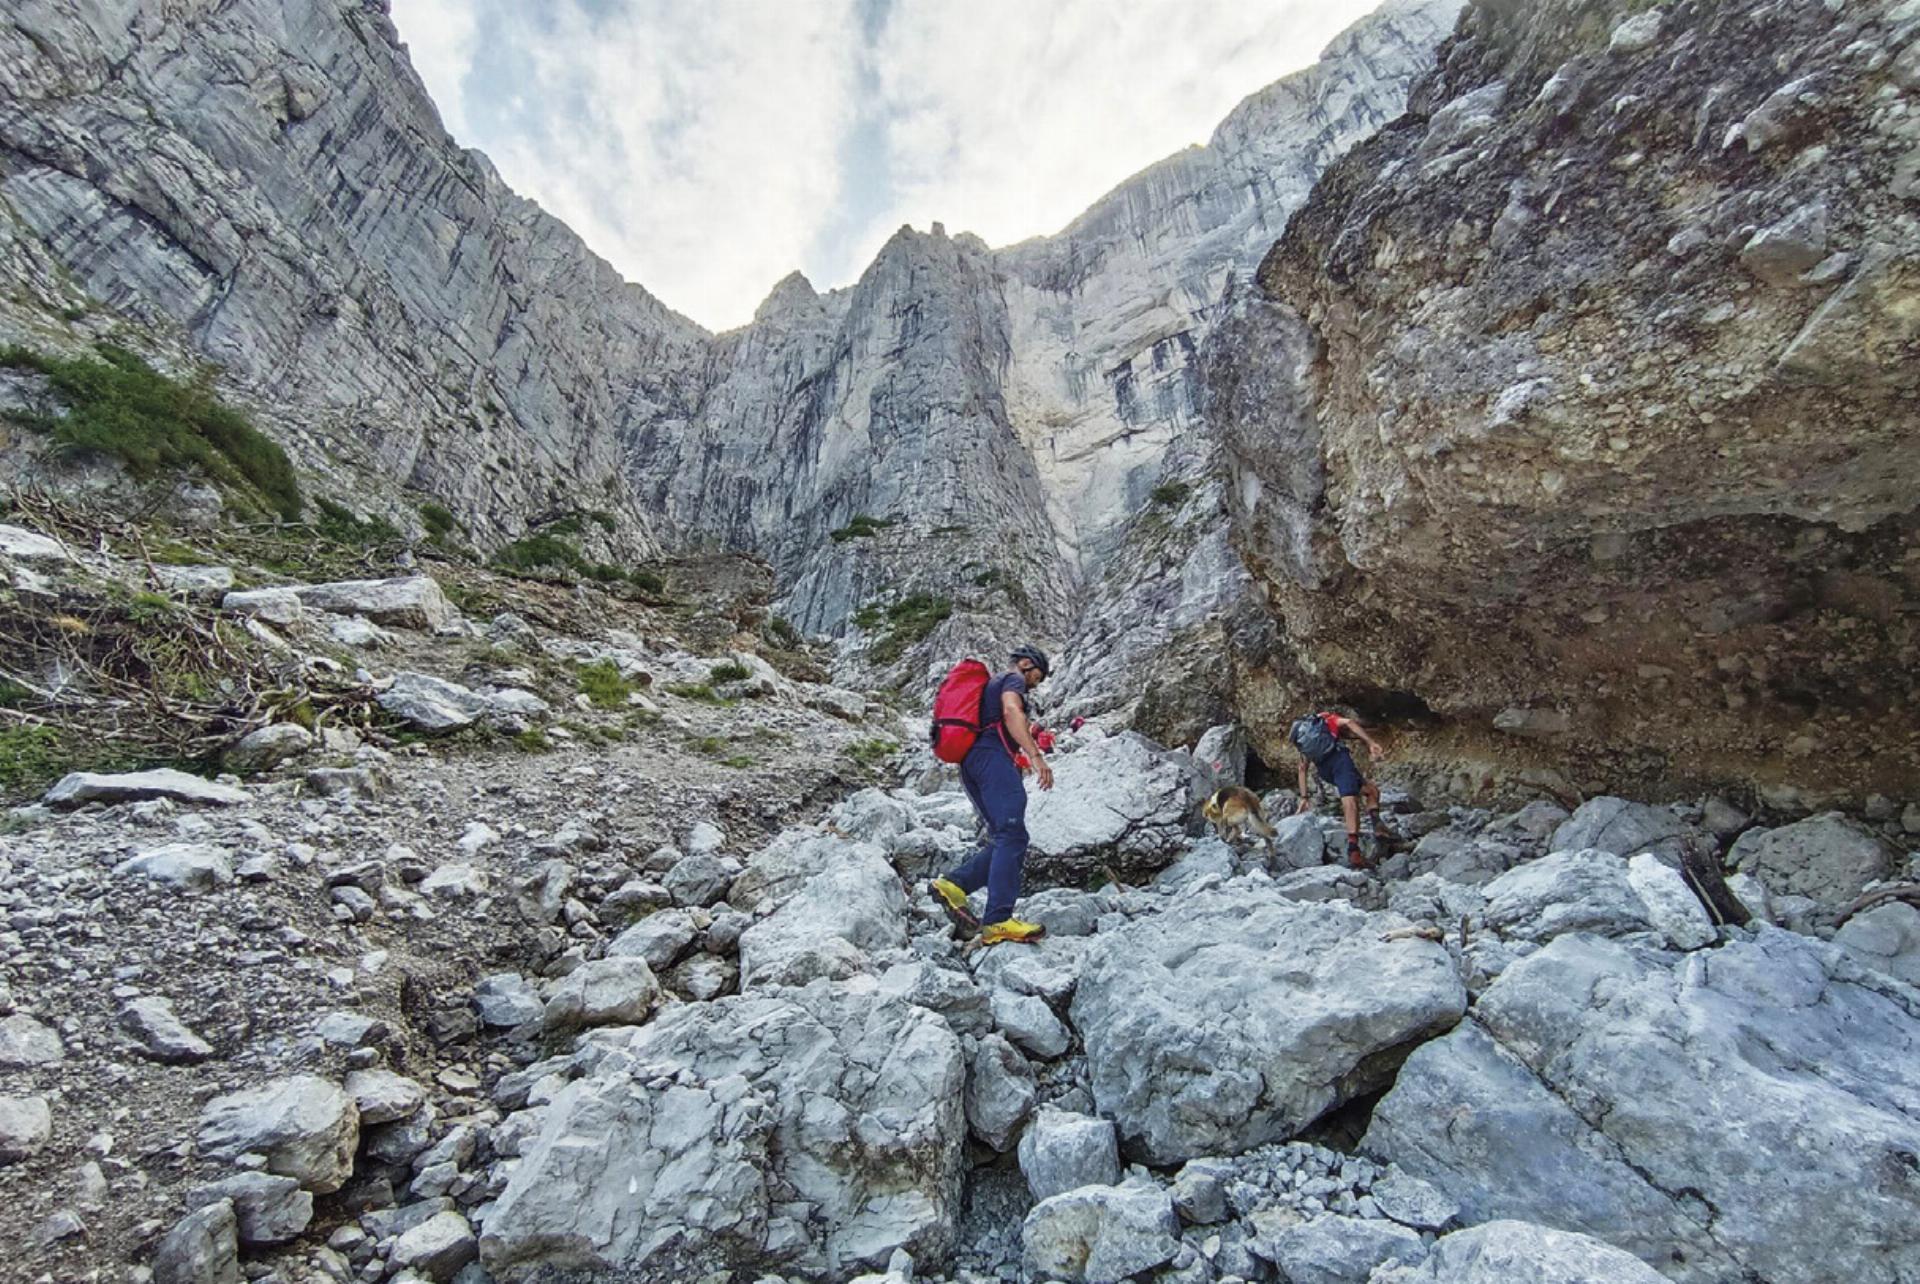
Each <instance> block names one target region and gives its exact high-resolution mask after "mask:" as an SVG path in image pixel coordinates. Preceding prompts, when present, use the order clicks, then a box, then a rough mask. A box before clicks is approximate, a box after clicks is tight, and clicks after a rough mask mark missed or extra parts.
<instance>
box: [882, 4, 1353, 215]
mask: <svg viewBox="0 0 1920 1284" xmlns="http://www.w3.org/2000/svg"><path fill="white" fill-rule="evenodd" d="M1372 7H1373V3H1372V0H1335V2H1327V0H1265V2H1264V3H1236V4H1194V3H1193V2H1192V0H1132V2H1131V3H1129V4H1127V5H1126V6H1124V7H1116V6H1114V5H1112V4H1110V3H1105V2H1104V0H1055V2H1054V3H1050V4H1046V5H1034V4H1032V3H1030V0H972V2H971V3H969V4H967V5H965V6H959V5H948V4H937V3H926V4H909V5H904V6H902V7H901V8H900V9H898V10H896V12H895V13H894V15H893V18H892V21H891V22H890V23H889V24H888V26H887V30H886V34H885V41H884V48H883V49H882V51H881V53H880V58H879V62H880V65H881V67H882V68H884V72H885V80H884V89H885V94H886V97H887V100H888V102H887V115H888V117H889V119H891V120H893V121H894V122H895V126H894V129H893V132H892V142H893V145H894V150H893V156H892V164H893V173H894V179H895V182H896V184H897V186H898V193H897V195H898V205H899V208H900V210H901V211H902V213H903V214H905V216H906V218H907V219H908V220H909V221H912V222H915V223H916V224H919V223H924V222H926V221H927V220H930V219H935V218H938V219H941V220H943V221H944V222H945V223H946V224H947V227H948V228H949V229H950V230H954V231H958V230H961V229H965V230H968V231H973V232H977V233H979V234H980V235H981V236H983V237H984V238H986V240H987V241H989V242H990V243H992V244H995V245H1001V244H1006V243H1008V242H1011V241H1017V240H1021V239H1024V238H1026V237H1029V236H1034V235H1039V234H1043V233H1047V232H1053V231H1057V230H1059V229H1060V228H1061V227H1063V226H1065V225H1066V224H1067V223H1068V222H1070V221H1072V219H1073V218H1074V217H1075V216H1076V215H1077V214H1079V213H1080V212H1081V211H1082V210H1084V209H1086V207H1087V206H1089V205H1091V204H1092V203H1093V202H1094V200H1095V199H1097V198H1098V197H1099V196H1100V195H1101V194H1103V193H1104V192H1106V191H1107V190H1109V189H1110V188H1112V187H1113V186H1114V185H1115V184H1116V183H1118V182H1120V181H1121V180H1122V179H1124V178H1126V177H1127V176H1128V175H1130V174H1132V173H1135V172H1137V171H1138V170H1140V169H1143V168H1145V167H1146V166H1147V165H1149V164H1151V163H1153V162H1154V161H1156V160H1159V159H1161V158H1162V157H1164V156H1168V155H1171V154H1172V153H1173V152H1176V151H1178V150H1180V149H1181V148H1182V147H1185V146H1187V145H1189V144H1192V143H1203V142H1205V141H1206V140H1207V137H1208V135H1210V134H1211V133H1212V131H1213V127H1214V126H1215V125H1216V124H1218V123H1219V121H1220V119H1221V118H1222V117H1223V116H1225V115H1226V114H1227V112H1228V111H1229V110H1230V109H1231V108H1232V107H1233V105H1234V104H1235V103H1237V102H1239V101H1240V100H1241V99H1242V98H1244V97H1246V96H1247V95H1248V94H1250V93H1252V92H1253V91H1254V90H1256V89H1258V88H1260V87H1261V86H1263V85H1266V84H1268V83H1270V82H1272V81H1274V80H1277V79H1278V78H1279V77H1280V76H1282V75H1284V74H1285V73H1287V72H1289V71H1292V70H1295V69H1297V68H1300V67H1304V66H1306V65H1308V64H1309V63H1311V62H1312V61H1313V60H1314V59H1315V57H1317V56H1318V54H1319V52H1320V50H1321V48H1322V47H1323V46H1324V45H1325V44H1326V43H1327V41H1328V40H1330V39H1331V38H1332V37H1333V36H1334V35H1336V34H1338V33H1339V32H1340V31H1341V30H1342V29H1343V28H1345V27H1346V26H1348V25H1349V24H1350V23H1352V22H1353V21H1354V20H1355V19H1356V18H1358V17H1359V16H1360V15H1361V14H1363V13H1365V12H1367V11H1368V10H1370V9H1371V8H1372Z"/></svg>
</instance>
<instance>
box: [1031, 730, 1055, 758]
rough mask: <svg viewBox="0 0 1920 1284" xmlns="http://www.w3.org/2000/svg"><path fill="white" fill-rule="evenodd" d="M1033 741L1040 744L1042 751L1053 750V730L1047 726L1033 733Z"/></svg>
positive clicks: (1049, 751)
mask: <svg viewBox="0 0 1920 1284" xmlns="http://www.w3.org/2000/svg"><path fill="white" fill-rule="evenodd" d="M1033 743H1035V744H1036V745H1039V746H1040V752H1041V753H1052V752H1053V732H1051V731H1049V730H1047V729H1046V728H1045V727H1042V728H1040V730H1038V731H1036V732H1034V733H1033Z"/></svg>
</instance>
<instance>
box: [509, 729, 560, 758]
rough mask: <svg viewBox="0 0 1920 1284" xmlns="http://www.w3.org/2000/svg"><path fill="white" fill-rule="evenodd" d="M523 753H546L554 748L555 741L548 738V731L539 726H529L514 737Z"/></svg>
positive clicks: (515, 742) (514, 741)
mask: <svg viewBox="0 0 1920 1284" xmlns="http://www.w3.org/2000/svg"><path fill="white" fill-rule="evenodd" d="M513 743H514V744H516V745H518V746H519V747H520V749H521V752H523V753H545V752H547V750H549V749H551V748H553V741H551V740H549V739H547V733H546V732H544V731H542V730H540V728H538V727H528V728H527V729H526V730H525V731H522V732H521V733H520V734H519V735H517V736H515V737H514V738H513Z"/></svg>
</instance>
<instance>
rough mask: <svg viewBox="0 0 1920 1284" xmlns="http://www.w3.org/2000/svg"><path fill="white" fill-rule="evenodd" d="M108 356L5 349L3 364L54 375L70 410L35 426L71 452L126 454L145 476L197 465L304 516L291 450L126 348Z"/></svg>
mask: <svg viewBox="0 0 1920 1284" xmlns="http://www.w3.org/2000/svg"><path fill="white" fill-rule="evenodd" d="M99 353H100V357H99V358H98V359H95V358H91V357H77V358H71V359H69V358H62V357H49V356H45V355H42V354H40V353H37V352H31V351H29V350H27V349H26V348H20V347H6V348H0V365H4V366H11V367H13V368H14V369H16V370H34V371H37V372H39V373H40V374H43V375H45V376H46V378H47V382H48V383H50V384H51V385H52V386H53V389H54V391H55V392H57V393H58V394H59V396H60V398H61V400H62V401H64V402H65V403H66V404H67V407H68V411H67V414H66V415H65V417H63V418H54V417H52V416H31V417H25V422H26V423H27V424H28V425H29V426H30V427H33V428H36V429H38V430H40V431H43V432H47V433H49V434H51V435H52V437H53V439H54V440H55V441H57V442H60V443H61V444H63V445H67V446H71V447H73V448H75V449H77V450H96V451H100V452H101V453H103V454H109V455H113V456H116V457H117V458H119V459H120V460H121V461H123V462H124V463H125V464H126V466H127V469H128V471H129V472H131V473H132V474H133V475H134V476H136V477H150V476H153V475H154V474H156V473H158V472H160V471H161V470H163V469H167V468H183V467H187V466H189V465H197V466H198V467H200V468H203V469H205V470H206V472H207V473H208V474H209V475H210V476H211V477H213V478H214V479H215V480H216V481H219V482H223V483H225V484H227V485H230V486H245V487H251V488H252V489H253V490H254V491H256V492H257V493H258V494H259V495H260V496H261V497H262V498H264V499H265V500H266V502H267V506H268V507H269V508H271V509H272V510H273V511H274V512H276V513H278V514H280V516H282V517H284V518H286V519H287V520H288V521H293V520H296V519H297V518H298V517H299V516H300V509H301V499H300V485H299V482H298V481H297V480H296V479H295V478H294V475H293V464H292V462H291V461H289V460H288V458H287V453H286V452H285V451H284V450H282V449H280V447H279V446H278V445H276V444H275V443H274V442H272V441H271V440H269V439H268V438H266V437H265V436H263V435H262V434H261V433H260V432H259V431H258V430H256V429H255V428H254V427H253V426H252V425H251V424H249V423H248V422H247V421H246V419H245V418H244V417H243V416H241V415H240V413H239V412H238V411H236V410H234V409H232V408H231V407H229V406H227V405H225V404H223V403H222V402H221V401H220V400H219V399H218V398H216V397H215V396H214V395H213V394H212V392H210V391H209V390H207V389H206V388H204V387H201V386H199V385H196V384H183V383H178V382H176V381H174V380H172V379H169V378H167V377H166V376H164V375H162V374H160V373H159V372H158V371H156V370H155V369H154V368H153V367H152V366H150V365H148V364H147V363H146V362H144V361H142V360H141V359H140V358H139V357H136V356H134V355H133V354H132V353H131V352H128V351H127V350H126V349H124V348H117V347H114V346H112V345H110V344H102V345H100V348H99Z"/></svg>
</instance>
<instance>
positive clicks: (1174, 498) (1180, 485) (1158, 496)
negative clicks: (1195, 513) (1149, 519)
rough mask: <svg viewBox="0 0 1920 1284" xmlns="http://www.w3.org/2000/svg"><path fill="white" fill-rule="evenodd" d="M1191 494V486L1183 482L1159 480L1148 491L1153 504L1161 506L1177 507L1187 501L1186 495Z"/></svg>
mask: <svg viewBox="0 0 1920 1284" xmlns="http://www.w3.org/2000/svg"><path fill="white" fill-rule="evenodd" d="M1191 494H1193V487H1191V486H1189V485H1187V483H1185V482H1178V481H1170V482H1161V483H1160V484H1159V485H1158V486H1155V487H1154V488H1153V490H1152V491H1151V492H1150V496H1149V497H1150V498H1151V499H1152V500H1153V502H1154V504H1155V505H1157V506H1158V507H1161V508H1178V507H1180V505H1182V504H1184V503H1186V502H1187V496H1189V495H1191Z"/></svg>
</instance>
